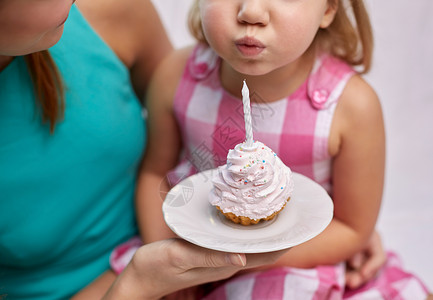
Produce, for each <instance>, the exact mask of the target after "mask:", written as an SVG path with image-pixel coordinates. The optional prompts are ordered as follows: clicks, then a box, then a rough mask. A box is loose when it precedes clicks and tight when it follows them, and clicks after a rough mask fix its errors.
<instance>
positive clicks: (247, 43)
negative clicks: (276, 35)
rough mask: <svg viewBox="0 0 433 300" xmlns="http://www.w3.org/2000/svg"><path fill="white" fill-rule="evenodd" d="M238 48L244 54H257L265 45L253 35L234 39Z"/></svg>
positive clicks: (250, 55)
mask: <svg viewBox="0 0 433 300" xmlns="http://www.w3.org/2000/svg"><path fill="white" fill-rule="evenodd" d="M235 45H236V47H237V48H238V50H239V51H240V52H241V53H242V54H243V55H245V56H249V57H252V56H256V55H259V54H260V53H261V52H262V51H263V50H264V49H265V48H266V47H265V45H263V44H262V43H261V42H260V41H259V40H257V39H255V38H253V37H244V38H241V39H238V40H236V41H235Z"/></svg>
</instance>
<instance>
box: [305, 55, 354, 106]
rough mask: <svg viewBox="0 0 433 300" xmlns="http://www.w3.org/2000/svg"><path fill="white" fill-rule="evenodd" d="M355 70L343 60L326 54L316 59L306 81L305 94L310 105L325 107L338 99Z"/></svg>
mask: <svg viewBox="0 0 433 300" xmlns="http://www.w3.org/2000/svg"><path fill="white" fill-rule="evenodd" d="M354 74H355V71H354V70H353V69H352V68H351V67H350V66H349V65H348V64H347V63H345V62H344V61H342V60H340V59H338V58H335V57H333V56H331V55H328V54H322V55H321V56H319V58H318V59H317V60H316V62H315V64H314V67H313V70H312V71H311V75H310V77H309V79H308V83H307V94H308V98H309V99H310V102H311V105H312V106H313V107H314V108H316V109H318V110H321V109H327V108H329V107H330V106H331V105H332V104H333V103H335V102H336V101H338V98H339V97H340V96H341V93H342V92H343V89H344V87H345V86H346V83H347V82H348V80H349V79H350V78H351V77H352V75H354Z"/></svg>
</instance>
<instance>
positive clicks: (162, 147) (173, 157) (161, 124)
mask: <svg viewBox="0 0 433 300" xmlns="http://www.w3.org/2000/svg"><path fill="white" fill-rule="evenodd" d="M189 52H190V49H184V50H179V51H176V52H174V53H173V54H172V55H170V56H169V57H168V58H167V59H166V60H164V62H163V63H162V64H161V65H160V66H159V67H158V69H157V71H156V72H155V75H154V77H153V78H152V80H151V83H150V86H149V89H148V94H147V108H148V112H149V117H148V143H147V150H146V154H145V156H144V159H143V164H142V167H141V170H140V174H139V177H138V182H137V191H136V213H137V222H138V226H139V231H140V235H141V237H142V239H143V241H144V243H150V242H153V241H157V240H160V239H164V238H168V237H172V236H174V233H173V232H171V230H170V229H169V228H168V227H167V226H166V224H165V222H164V219H163V215H162V203H163V200H164V197H165V195H166V193H167V192H168V190H169V187H168V183H167V182H166V181H165V176H166V174H167V172H168V171H169V170H171V169H172V168H174V167H175V166H176V163H177V161H178V158H179V153H180V149H181V137H180V133H179V129H178V126H177V123H176V119H175V117H174V114H173V98H174V95H175V92H176V88H177V85H178V82H179V79H180V77H181V76H182V73H183V68H184V64H185V62H186V59H187V57H188V55H189Z"/></svg>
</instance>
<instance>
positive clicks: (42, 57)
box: [25, 50, 65, 133]
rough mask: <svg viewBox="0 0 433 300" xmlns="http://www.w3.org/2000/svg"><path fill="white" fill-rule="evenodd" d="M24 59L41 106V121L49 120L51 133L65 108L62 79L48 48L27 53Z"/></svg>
mask: <svg viewBox="0 0 433 300" xmlns="http://www.w3.org/2000/svg"><path fill="white" fill-rule="evenodd" d="M25 59H26V63H27V67H28V69H29V72H30V76H31V78H32V82H33V86H34V90H35V95H36V100H37V102H38V103H39V106H40V108H41V113H42V121H43V122H49V124H50V132H51V133H53V132H54V128H55V125H56V122H57V121H58V120H59V119H60V118H61V117H62V116H63V113H64V108H65V104H64V103H65V102H64V95H63V94H64V92H63V83H62V79H61V77H60V74H59V72H58V70H57V67H56V64H55V62H54V60H53V59H52V57H51V55H50V53H49V52H48V50H44V51H40V52H36V53H31V54H28V55H26V56H25Z"/></svg>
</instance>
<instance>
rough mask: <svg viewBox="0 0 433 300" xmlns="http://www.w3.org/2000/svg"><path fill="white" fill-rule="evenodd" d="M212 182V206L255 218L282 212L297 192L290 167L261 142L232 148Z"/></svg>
mask: <svg viewBox="0 0 433 300" xmlns="http://www.w3.org/2000/svg"><path fill="white" fill-rule="evenodd" d="M212 183H213V184H214V188H213V189H212V191H211V193H210V198H209V202H210V203H211V204H212V205H214V206H219V207H220V208H221V210H222V211H223V212H224V213H228V212H230V213H233V214H235V215H237V216H244V217H249V218H250V219H255V220H257V219H261V218H266V217H267V216H270V215H272V214H273V213H274V212H276V211H279V210H280V209H281V208H282V207H283V206H284V204H285V203H286V201H287V199H288V198H289V197H290V196H291V195H292V192H293V179H292V172H291V170H290V168H289V167H287V166H286V165H284V163H283V162H282V161H281V159H280V158H279V157H278V156H277V155H276V154H275V153H274V152H273V151H272V150H271V149H270V148H269V147H267V146H266V145H264V144H263V143H261V142H254V143H253V146H252V147H246V144H245V143H241V144H238V145H236V147H235V148H234V149H231V150H229V153H228V155H227V164H225V165H223V166H220V167H218V172H217V174H215V176H214V177H213V178H212Z"/></svg>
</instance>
